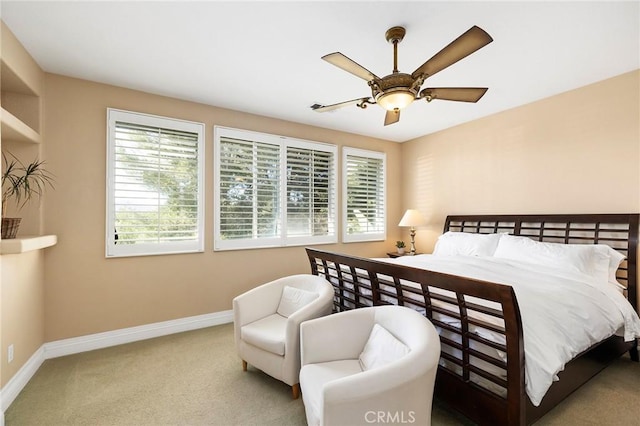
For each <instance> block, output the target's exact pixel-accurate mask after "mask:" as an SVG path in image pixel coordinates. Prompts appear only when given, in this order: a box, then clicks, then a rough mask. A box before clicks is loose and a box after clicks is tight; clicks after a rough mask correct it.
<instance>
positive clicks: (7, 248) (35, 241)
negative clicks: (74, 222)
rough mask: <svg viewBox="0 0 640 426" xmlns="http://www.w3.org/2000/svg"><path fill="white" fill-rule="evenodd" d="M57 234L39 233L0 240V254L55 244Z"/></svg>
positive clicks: (16, 252)
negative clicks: (37, 234)
mask: <svg viewBox="0 0 640 426" xmlns="http://www.w3.org/2000/svg"><path fill="white" fill-rule="evenodd" d="M57 242H58V237H57V235H39V236H26V237H20V238H12V239H10V240H6V239H5V240H0V254H19V253H24V252H26V251H31V250H40V249H43V248H47V247H51V246H54V245H56V243H57Z"/></svg>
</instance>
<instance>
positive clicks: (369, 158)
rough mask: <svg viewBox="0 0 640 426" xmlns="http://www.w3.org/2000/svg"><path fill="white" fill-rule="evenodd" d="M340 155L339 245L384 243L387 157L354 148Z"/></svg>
mask: <svg viewBox="0 0 640 426" xmlns="http://www.w3.org/2000/svg"><path fill="white" fill-rule="evenodd" d="M342 154H343V155H342V170H343V172H342V179H343V182H342V188H343V192H342V194H343V195H342V199H343V202H342V205H343V209H342V213H343V215H342V217H343V222H342V223H343V228H342V234H343V235H342V241H343V242H345V243H348V242H354V241H374V240H385V239H386V233H387V231H386V217H387V214H386V211H387V209H386V195H385V173H386V156H385V154H384V153H382V152H373V151H364V150H361V149H355V148H343V150H342Z"/></svg>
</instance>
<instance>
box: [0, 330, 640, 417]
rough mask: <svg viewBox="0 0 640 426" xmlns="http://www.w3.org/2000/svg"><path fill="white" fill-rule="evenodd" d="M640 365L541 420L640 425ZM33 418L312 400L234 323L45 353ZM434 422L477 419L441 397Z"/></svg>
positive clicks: (207, 413) (21, 411)
mask: <svg viewBox="0 0 640 426" xmlns="http://www.w3.org/2000/svg"><path fill="white" fill-rule="evenodd" d="M639 385H640V364H638V363H632V362H631V361H630V360H629V358H628V357H623V358H621V359H620V360H618V361H617V362H616V363H615V364H614V365H612V366H611V367H609V368H607V369H606V370H605V371H604V372H602V373H601V374H599V375H598V376H597V377H596V378H594V379H593V380H591V381H590V382H589V383H588V384H587V385H585V386H583V387H582V388H581V389H580V390H578V391H577V392H576V393H574V394H573V395H572V396H571V397H569V398H568V399H567V400H566V401H565V402H563V403H562V404H561V405H560V406H558V407H556V408H555V409H554V410H553V411H552V412H550V413H549V414H548V415H547V416H545V417H544V418H543V419H542V420H540V421H539V422H538V423H537V424H538V425H558V426H560V425H562V426H567V425H599V426H603V425H621V424H627V425H630V424H640V404H638V402H637V399H638V396H639V395H640V391H639V390H638V389H639V387H638V386H639ZM5 424H6V425H7V426H28V425H52V426H58V425H141V426H143V425H274V426H275V425H305V424H306V421H305V414H304V406H303V404H302V399H298V400H292V399H291V390H290V388H289V387H288V386H287V385H285V384H284V383H281V382H279V381H277V380H275V379H272V378H271V377H269V376H267V375H265V374H263V373H261V372H260V371H258V370H256V369H254V368H252V367H251V366H250V367H249V371H248V372H246V373H244V372H243V371H242V368H241V361H240V359H239V358H238V357H237V355H236V353H235V346H234V343H233V325H232V324H227V325H222V326H218V327H211V328H206V329H202V330H196V331H190V332H186V333H180V334H174V335H171V336H165V337H161V338H157V339H151V340H146V341H142V342H136V343H131V344H127V345H122V346H116V347H112V348H107V349H101V350H97V351H92V352H85V353H81V354H76V355H70V356H66V357H61V358H56V359H51V360H47V361H45V363H44V364H43V365H42V367H41V368H40V370H38V372H37V373H36V374H35V376H34V377H33V379H32V380H31V381H30V382H29V384H28V385H27V386H26V387H25V389H24V390H23V391H22V392H21V393H20V395H19V396H18V397H17V398H16V400H15V401H14V402H13V404H12V405H11V406H10V407H9V409H8V410H7V412H6V413H5ZM433 424H434V425H464V424H472V423H470V422H469V421H468V420H467V419H465V418H464V417H461V416H459V415H456V414H455V413H451V412H449V411H448V410H447V409H446V408H445V407H443V406H442V405H441V404H439V403H438V402H437V401H436V402H435V404H434V409H433Z"/></svg>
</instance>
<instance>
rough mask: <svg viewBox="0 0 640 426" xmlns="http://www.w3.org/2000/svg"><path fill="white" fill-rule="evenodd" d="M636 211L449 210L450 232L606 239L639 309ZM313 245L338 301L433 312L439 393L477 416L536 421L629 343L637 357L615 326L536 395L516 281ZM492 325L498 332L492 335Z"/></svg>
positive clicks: (347, 305)
mask: <svg viewBox="0 0 640 426" xmlns="http://www.w3.org/2000/svg"><path fill="white" fill-rule="evenodd" d="M639 217H640V215H638V214H599V215H595V214H588V215H583V214H581V215H464V216H448V217H447V219H446V222H445V227H444V232H445V233H446V232H448V231H454V232H463V233H473V234H510V235H513V236H524V237H528V238H529V239H531V240H534V241H538V242H545V243H561V244H571V245H575V244H600V245H602V244H606V245H608V246H610V247H612V248H613V249H615V251H617V252H619V253H621V254H622V255H624V256H625V260H624V261H623V262H622V263H620V265H619V267H618V268H617V270H616V271H615V278H616V280H617V282H618V283H620V284H621V285H622V286H623V287H624V290H623V291H622V293H621V294H623V295H624V296H625V297H626V298H627V299H628V301H629V303H630V304H631V306H632V307H633V309H634V310H635V311H637V276H638V273H637V245H638V226H639V224H638V222H639ZM307 255H308V257H309V261H310V265H311V271H312V273H313V274H316V275H322V276H325V277H326V278H327V279H328V280H329V281H331V282H332V283H333V285H334V289H335V298H334V306H335V311H338V312H339V311H344V310H349V309H356V308H360V307H365V306H372V305H382V304H397V305H403V306H407V307H411V308H413V309H416V310H419V311H420V312H422V313H423V314H424V315H425V316H427V317H428V318H429V319H430V320H431V321H432V322H433V323H434V325H436V327H438V329H439V330H440V331H441V334H440V338H441V344H442V353H441V364H440V366H439V369H438V377H437V380H436V391H435V392H436V393H435V394H436V397H437V398H438V399H440V400H441V401H443V402H445V403H446V404H447V405H449V406H450V407H452V408H454V409H456V410H458V411H460V412H462V413H463V414H464V415H466V416H467V417H469V418H470V419H472V420H473V421H475V422H477V423H479V424H492V425H496V424H501V425H524V424H531V423H533V422H535V421H536V420H538V419H539V418H540V417H542V416H543V415H544V414H545V413H547V412H548V411H549V410H551V409H552V408H553V407H554V406H556V405H557V404H558V403H559V402H560V401H562V400H563V399H564V398H566V397H567V396H568V395H569V394H570V393H571V392H573V391H574V390H576V389H577V388H578V387H580V386H581V385H582V384H584V383H585V382H587V381H588V380H589V379H590V378H591V377H593V376H594V375H596V374H597V373H598V372H599V371H601V370H602V369H603V368H605V367H606V366H607V365H609V364H610V363H611V362H612V361H613V360H615V359H616V358H618V357H619V356H621V355H622V354H624V353H625V352H627V351H629V353H630V356H631V358H632V359H633V360H634V361H638V351H637V342H636V340H633V341H630V342H625V339H624V338H623V337H621V336H618V335H616V334H612V335H610V336H608V337H606V338H603V339H602V340H600V341H598V342H597V343H595V344H593V345H591V346H590V347H589V348H588V349H586V350H584V351H582V352H581V353H579V354H577V355H576V356H575V357H574V358H573V359H572V360H571V361H570V362H568V363H567V364H566V365H564V369H563V370H562V371H560V372H559V373H558V374H557V378H558V379H559V380H557V381H555V382H553V384H552V385H551V386H550V388H549V389H548V390H547V391H546V393H545V394H544V398H542V400H541V401H536V404H533V403H532V402H531V398H530V397H529V396H528V395H527V391H526V389H527V388H526V383H525V348H524V342H525V339H524V338H523V329H524V328H525V327H523V323H522V315H521V307H520V306H519V304H518V299H517V297H516V291H514V287H513V286H512V285H506V284H498V283H496V282H490V281H483V280H479V279H475V278H468V277H463V276H457V275H451V274H448V273H442V272H434V271H430V270H424V269H421V268H417V267H413V266H407V265H403V264H399V263H390V262H389V261H381V260H372V259H365V258H359V257H354V256H349V255H344V254H339V253H332V252H327V251H322V250H317V249H312V248H307ZM416 257H417V256H416ZM614 269H615V268H614ZM452 318H453V319H454V321H450V319H452ZM447 319H449V320H447ZM478 330H481V331H484V332H480V333H479V332H478ZM487 334H490V335H492V336H497V337H498V339H496V338H491V339H490V338H487ZM496 353H497V354H499V355H498V356H496ZM529 364H531V362H530V363H529ZM529 364H527V366H529ZM497 371H498V372H501V373H497Z"/></svg>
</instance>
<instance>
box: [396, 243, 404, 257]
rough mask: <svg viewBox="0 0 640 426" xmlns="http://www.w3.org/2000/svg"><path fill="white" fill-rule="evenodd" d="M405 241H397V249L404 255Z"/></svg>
mask: <svg viewBox="0 0 640 426" xmlns="http://www.w3.org/2000/svg"><path fill="white" fill-rule="evenodd" d="M405 247H406V246H405V245H404V241H396V248H397V249H398V254H404V248H405Z"/></svg>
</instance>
